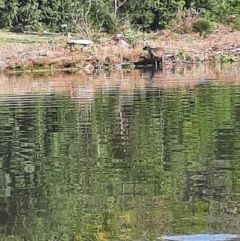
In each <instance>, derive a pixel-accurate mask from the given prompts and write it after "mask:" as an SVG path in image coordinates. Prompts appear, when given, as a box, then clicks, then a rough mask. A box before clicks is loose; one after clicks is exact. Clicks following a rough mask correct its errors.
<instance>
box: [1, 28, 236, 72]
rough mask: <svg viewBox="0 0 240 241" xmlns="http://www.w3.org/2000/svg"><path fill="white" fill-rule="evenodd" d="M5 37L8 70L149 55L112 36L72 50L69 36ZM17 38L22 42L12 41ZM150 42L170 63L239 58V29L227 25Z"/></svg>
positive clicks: (170, 34)
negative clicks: (202, 33)
mask: <svg viewBox="0 0 240 241" xmlns="http://www.w3.org/2000/svg"><path fill="white" fill-rule="evenodd" d="M0 36H1V37H0V42H1V40H3V39H4V40H5V44H4V45H0V53H1V54H0V68H2V69H4V70H5V71H6V72H8V71H11V70H13V69H16V68H18V69H22V70H27V69H31V68H49V69H54V68H55V69H56V68H57V69H59V68H84V67H86V68H88V69H89V68H90V69H93V67H94V66H96V65H98V66H102V65H105V64H108V65H109V66H112V65H121V64H123V63H124V62H125V61H130V62H134V61H138V60H139V57H140V56H141V55H145V57H147V58H148V57H149V56H148V54H147V53H146V52H145V51H143V50H142V45H141V44H139V45H135V47H134V48H130V49H129V48H127V47H119V46H116V45H115V44H114V42H113V41H112V40H110V38H106V39H108V40H102V41H101V43H98V44H94V45H93V46H91V47H90V48H87V49H84V50H81V49H76V50H75V51H74V52H70V51H69V49H67V48H66V43H67V38H66V37H63V36H52V37H49V36H48V37H46V36H37V35H34V36H29V35H23V34H20V35H18V34H10V33H4V34H3V35H0ZM11 38H15V40H16V41H19V43H11V41H9V39H11ZM24 39H29V41H30V39H34V41H35V42H34V43H31V44H26V43H24ZM149 42H153V43H154V46H158V47H163V48H164V49H165V50H166V54H167V56H168V57H169V56H170V57H171V59H170V58H166V60H167V61H169V62H172V61H174V62H179V63H182V62H183V63H191V64H192V63H199V62H216V61H218V62H228V61H238V60H239V59H240V32H230V31H229V29H228V28H227V27H224V26H219V27H218V28H217V29H216V30H215V31H214V32H213V33H211V34H210V35H209V36H208V37H207V38H200V37H199V36H198V35H197V34H191V33H189V34H183V35H182V34H177V33H174V32H172V31H161V32H159V33H157V34H155V35H149Z"/></svg>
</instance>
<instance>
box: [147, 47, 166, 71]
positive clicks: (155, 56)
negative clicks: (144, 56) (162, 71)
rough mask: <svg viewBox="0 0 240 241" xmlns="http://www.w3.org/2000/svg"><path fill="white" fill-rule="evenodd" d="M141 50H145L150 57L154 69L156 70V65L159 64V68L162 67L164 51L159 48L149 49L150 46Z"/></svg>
mask: <svg viewBox="0 0 240 241" xmlns="http://www.w3.org/2000/svg"><path fill="white" fill-rule="evenodd" d="M143 50H147V51H148V52H149V54H150V56H151V60H153V61H154V63H155V68H156V69H157V68H158V64H159V63H160V62H161V68H162V67H163V62H164V57H165V50H164V49H163V48H161V47H156V48H151V47H150V46H145V47H144V48H143Z"/></svg>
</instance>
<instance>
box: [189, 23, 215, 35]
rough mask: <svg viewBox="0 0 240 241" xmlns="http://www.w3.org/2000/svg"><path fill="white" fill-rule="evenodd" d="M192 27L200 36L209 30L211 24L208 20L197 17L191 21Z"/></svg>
mask: <svg viewBox="0 0 240 241" xmlns="http://www.w3.org/2000/svg"><path fill="white" fill-rule="evenodd" d="M192 28H193V30H194V31H195V32H198V33H200V36H202V34H203V33H206V32H208V31H209V30H210V28H211V25H210V22H209V21H208V20H206V19H199V20H197V21H195V22H193V23H192Z"/></svg>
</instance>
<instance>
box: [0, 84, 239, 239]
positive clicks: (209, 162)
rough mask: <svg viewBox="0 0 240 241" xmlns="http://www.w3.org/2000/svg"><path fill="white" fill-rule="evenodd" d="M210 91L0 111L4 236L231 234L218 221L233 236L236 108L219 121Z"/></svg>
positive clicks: (17, 105) (108, 96) (12, 106)
mask: <svg viewBox="0 0 240 241" xmlns="http://www.w3.org/2000/svg"><path fill="white" fill-rule="evenodd" d="M214 88H215V89H214ZM214 88H213V89H212V87H211V86H208V87H207V88H204V86H199V87H197V88H196V89H195V90H193V89H189V88H185V89H181V88H179V89H177V90H174V91H173V90H153V89H150V90H143V91H135V92H134V93H133V94H131V95H124V93H122V92H118V91H113V92H111V93H105V92H104V91H103V92H100V93H98V94H96V99H95V100H94V103H93V105H92V106H91V108H89V106H88V107H86V108H80V107H79V105H77V103H72V102H71V101H70V99H69V98H68V97H66V96H52V97H51V98H50V99H48V103H46V102H45V98H43V97H37V98H36V99H34V100H35V101H33V99H32V98H29V99H26V100H22V101H17V102H14V101H13V102H11V103H9V104H8V105H6V106H5V107H2V106H1V107H0V112H1V113H3V115H1V117H0V122H1V130H0V132H1V136H3V139H2V140H1V141H0V152H1V156H2V160H3V162H2V163H3V164H2V165H3V168H2V169H3V170H4V175H5V179H4V178H2V179H0V182H1V187H3V188H5V187H8V186H10V187H11V194H10V197H6V196H4V195H6V194H3V195H2V197H3V198H1V199H0V205H2V206H3V209H5V210H7V212H5V211H4V212H2V213H3V214H2V215H6V213H7V215H8V219H7V220H6V222H5V227H7V232H8V234H11V233H15V234H18V235H20V236H21V235H22V236H27V237H40V235H42V237H43V239H44V240H47V239H46V238H49V237H52V235H55V234H58V235H64V234H66V233H68V234H69V235H70V236H71V235H73V234H74V235H75V234H76V235H80V233H84V235H85V236H84V237H90V236H91V235H93V234H95V233H99V235H100V233H101V235H102V237H105V235H106V232H112V233H113V234H112V235H113V236H112V237H117V235H120V234H121V235H122V232H123V231H122V230H121V229H123V228H124V232H125V231H126V232H129V233H132V234H133V235H132V236H131V238H133V236H134V235H136V237H137V236H138V235H139V236H141V235H142V231H143V232H146V231H147V232H148V234H149V233H151V232H153V233H155V234H156V235H159V232H160V231H159V229H161V230H162V231H163V232H164V231H166V230H167V232H171V233H174V232H179V228H180V227H181V228H182V229H181V230H182V232H185V233H187V232H192V231H196V232H200V231H202V230H209V229H211V230H212V231H216V232H217V231H219V230H226V231H227V227H226V225H225V224H226V222H225V224H224V223H223V222H221V221H219V220H220V219H222V220H225V221H226V220H228V221H227V224H228V227H229V229H231V230H233V231H234V227H233V224H234V217H235V216H237V215H238V212H239V211H238V210H239V208H238V206H237V202H238V200H239V197H238V196H237V193H238V189H239V186H238V185H239V184H238V179H239V178H238V176H239V171H238V148H237V147H238V144H237V143H238V125H237V123H236V122H234V115H232V114H230V113H232V105H233V104H232V102H228V108H225V109H224V110H225V113H224V115H222V114H219V109H220V108H219V104H220V103H221V104H222V96H218V95H217V94H216V93H218V92H217V91H216V87H214ZM222 88H223V87H222ZM214 91H215V92H214ZM212 92H213V93H215V94H213V93H212ZM120 98H121V99H120ZM229 98H231V92H230V94H229ZM236 98H237V97H236ZM225 100H226V97H225ZM224 104H226V103H224ZM4 108H5V109H4ZM220 110H221V109H220ZM228 112H229V113H228ZM4 113H5V114H4ZM226 119H227V120H228V121H225V120H226ZM229 123H230V124H229ZM234 123H235V124H234ZM234 125H235V126H234ZM229 126H230V127H231V128H229ZM8 179H9V180H10V181H9V180H8ZM233 193H234V194H235V196H234V195H233ZM110 200H112V201H110ZM158 202H159V203H160V204H159V205H158V204H156V203H158ZM236 208H237V209H236ZM4 217H6V216H4ZM229 220H230V221H229ZM235 221H236V220H235ZM235 223H236V222H235ZM42 227H44V228H45V229H44V230H45V232H44V233H43V232H42V231H41V230H42ZM159 227H161V228H159ZM165 228H166V229H165ZM38 230H40V231H38ZM109 230H111V231H109ZM127 230H128V231H127ZM139 230H141V232H140V233H141V234H139V233H138V232H139ZM157 232H158V233H157ZM114 235H115V236H114ZM127 237H128V236H127ZM128 238H129V239H130V236H129V237H128ZM115 240H116V239H115Z"/></svg>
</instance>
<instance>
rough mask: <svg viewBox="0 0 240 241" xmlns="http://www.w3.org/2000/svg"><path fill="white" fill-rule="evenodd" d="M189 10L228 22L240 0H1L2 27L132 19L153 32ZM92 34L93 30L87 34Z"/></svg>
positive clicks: (91, 25) (114, 27) (97, 25)
mask: <svg viewBox="0 0 240 241" xmlns="http://www.w3.org/2000/svg"><path fill="white" fill-rule="evenodd" d="M188 10H191V11H190V12H191V13H193V12H192V10H194V12H195V13H197V14H199V13H201V15H202V16H201V17H204V18H206V19H209V20H210V21H218V22H224V19H225V17H226V15H227V14H235V15H236V16H240V2H239V1H238V0H221V1H217V0H210V1H198V0H181V1H177V0H168V1H163V0H139V1H129V0H110V1H106V0H94V1H93V0H90V1H85V0H79V1H74V0H51V1H47V0H0V14H1V21H0V24H1V26H2V27H14V26H16V25H17V24H22V25H23V26H24V27H25V28H26V29H31V30H42V29H45V28H49V29H51V30H54V31H60V30H61V25H62V24H68V31H74V32H75V31H79V29H84V30H87V29H91V30H93V29H94V30H98V31H106V32H115V31H119V30H120V29H121V26H122V25H123V23H124V22H126V21H129V22H130V23H131V25H132V26H134V27H135V28H136V29H142V30H146V31H152V30H156V29H159V28H171V27H172V26H173V25H174V24H175V23H176V19H177V18H178V16H179V13H184V12H186V11H188ZM85 34H88V35H89V33H85Z"/></svg>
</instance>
